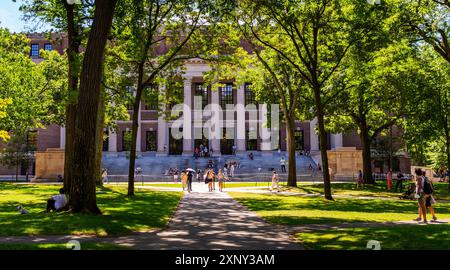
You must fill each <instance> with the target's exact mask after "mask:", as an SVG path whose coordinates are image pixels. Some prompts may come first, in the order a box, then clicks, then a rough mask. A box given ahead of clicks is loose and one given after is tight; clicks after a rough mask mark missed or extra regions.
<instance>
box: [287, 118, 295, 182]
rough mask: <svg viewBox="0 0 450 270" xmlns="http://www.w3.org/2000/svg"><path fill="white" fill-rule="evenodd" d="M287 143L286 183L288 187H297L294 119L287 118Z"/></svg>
mask: <svg viewBox="0 0 450 270" xmlns="http://www.w3.org/2000/svg"><path fill="white" fill-rule="evenodd" d="M286 122H287V123H286V124H287V125H286V126H287V143H288V164H289V166H288V181H287V184H288V186H290V187H296V186H297V164H296V160H295V134H294V126H295V123H294V119H293V118H292V117H288V119H287V121H286Z"/></svg>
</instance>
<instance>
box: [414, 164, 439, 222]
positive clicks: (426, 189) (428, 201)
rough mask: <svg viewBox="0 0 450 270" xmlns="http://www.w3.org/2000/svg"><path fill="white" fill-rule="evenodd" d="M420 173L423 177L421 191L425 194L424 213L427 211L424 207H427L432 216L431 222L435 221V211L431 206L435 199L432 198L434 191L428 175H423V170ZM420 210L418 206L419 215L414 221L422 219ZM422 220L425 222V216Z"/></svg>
mask: <svg viewBox="0 0 450 270" xmlns="http://www.w3.org/2000/svg"><path fill="white" fill-rule="evenodd" d="M422 174H423V176H422V178H423V193H424V194H425V214H426V211H427V210H426V209H429V210H430V213H431V215H432V216H433V219H432V220H431V222H436V221H437V217H436V212H435V211H434V208H433V205H434V204H435V203H436V200H435V199H434V198H433V192H434V187H433V183H432V181H431V180H430V179H429V178H428V177H426V176H425V175H424V174H425V172H422ZM422 211H423V210H422ZM422 211H421V209H420V208H419V210H418V213H419V217H418V218H417V219H415V220H416V221H421V220H422ZM424 222H425V223H426V218H424Z"/></svg>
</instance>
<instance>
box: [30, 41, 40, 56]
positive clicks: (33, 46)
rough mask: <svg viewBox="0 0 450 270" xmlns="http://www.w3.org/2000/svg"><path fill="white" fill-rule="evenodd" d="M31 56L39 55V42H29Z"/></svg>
mask: <svg viewBox="0 0 450 270" xmlns="http://www.w3.org/2000/svg"><path fill="white" fill-rule="evenodd" d="M31 56H32V57H39V44H31Z"/></svg>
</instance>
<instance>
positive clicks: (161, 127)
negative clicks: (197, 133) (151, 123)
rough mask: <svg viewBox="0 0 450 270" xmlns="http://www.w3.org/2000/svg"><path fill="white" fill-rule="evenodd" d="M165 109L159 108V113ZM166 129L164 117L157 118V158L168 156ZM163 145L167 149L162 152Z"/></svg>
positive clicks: (162, 88)
mask: <svg viewBox="0 0 450 270" xmlns="http://www.w3.org/2000/svg"><path fill="white" fill-rule="evenodd" d="M160 92H161V93H163V92H164V86H162V87H161V89H160ZM164 110H165V108H164V107H163V106H161V107H160V111H161V112H163V111H164ZM167 133H168V129H167V122H166V120H165V119H164V116H163V115H162V114H161V115H159V116H158V130H157V134H158V147H157V148H158V149H157V150H158V152H157V155H159V156H165V155H167V154H168V151H169V145H168V136H167ZM164 145H166V146H167V149H166V150H165V151H164Z"/></svg>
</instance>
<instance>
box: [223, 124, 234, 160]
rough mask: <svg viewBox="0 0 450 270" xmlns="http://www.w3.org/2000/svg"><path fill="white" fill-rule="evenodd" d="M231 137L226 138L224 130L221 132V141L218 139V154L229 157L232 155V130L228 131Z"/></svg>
mask: <svg viewBox="0 0 450 270" xmlns="http://www.w3.org/2000/svg"><path fill="white" fill-rule="evenodd" d="M229 133H230V135H231V134H232V137H231V136H230V137H231V138H229V137H227V134H226V129H225V128H224V129H223V131H222V139H220V153H221V154H222V155H231V154H233V145H234V129H230V131H229Z"/></svg>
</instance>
